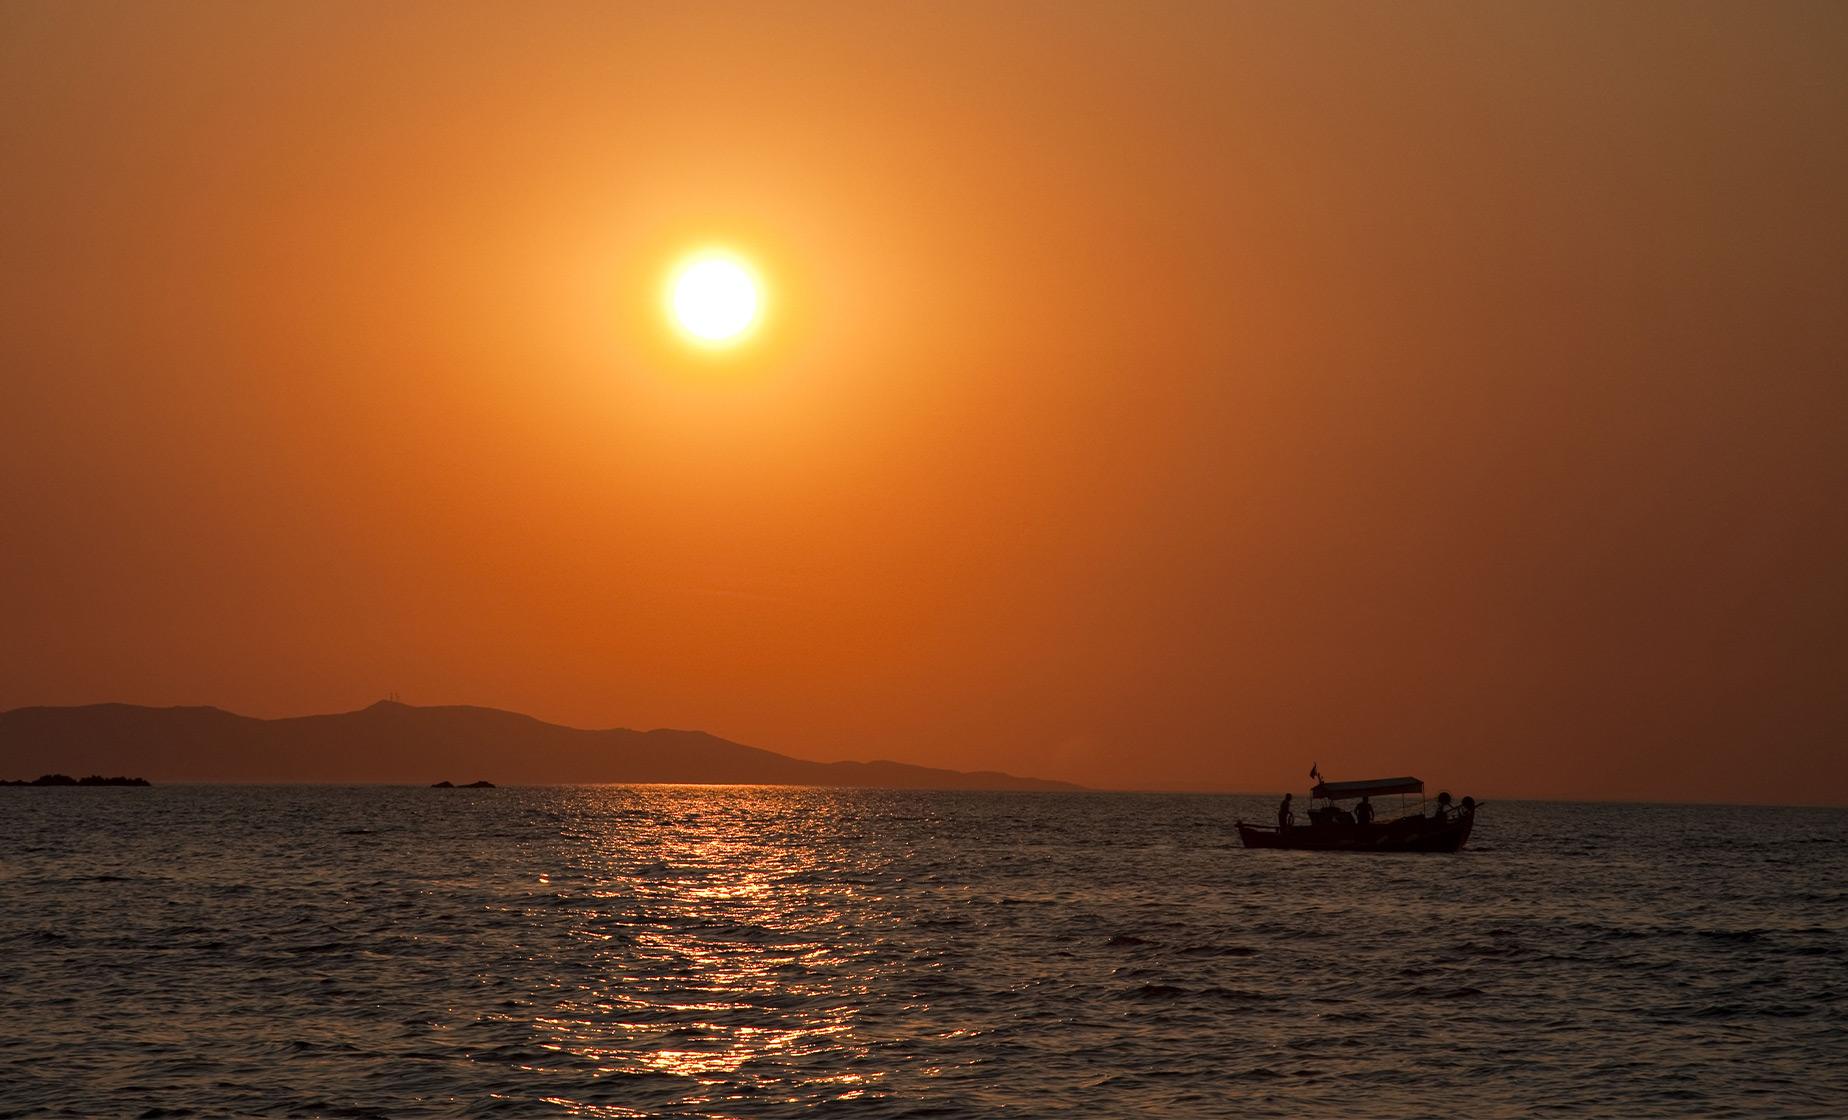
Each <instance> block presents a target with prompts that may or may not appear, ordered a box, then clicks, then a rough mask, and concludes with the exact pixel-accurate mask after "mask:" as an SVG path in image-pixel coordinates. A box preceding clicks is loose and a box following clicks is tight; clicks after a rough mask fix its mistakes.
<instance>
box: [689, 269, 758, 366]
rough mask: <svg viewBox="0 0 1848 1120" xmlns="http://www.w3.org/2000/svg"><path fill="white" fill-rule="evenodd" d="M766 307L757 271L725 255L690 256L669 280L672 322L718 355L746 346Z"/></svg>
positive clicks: (691, 338)
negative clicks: (745, 341)
mask: <svg viewBox="0 0 1848 1120" xmlns="http://www.w3.org/2000/svg"><path fill="white" fill-rule="evenodd" d="M763 303H764V300H763V285H762V284H761V283H760V282H759V281H758V278H757V272H756V270H755V269H753V268H752V267H751V265H750V263H749V262H748V261H746V260H745V259H744V258H742V257H740V256H738V255H737V254H735V253H731V252H728V251H726V250H723V249H702V250H700V251H699V252H696V253H692V254H690V255H688V256H687V257H685V258H683V259H682V260H681V261H680V263H679V264H677V265H676V266H675V267H674V269H673V271H672V273H671V274H670V275H669V277H668V281H667V315H668V319H669V320H670V321H671V322H672V323H673V324H674V326H675V327H676V328H677V329H679V331H680V333H681V334H682V335H684V336H685V337H686V338H687V340H688V341H690V342H692V343H694V344H695V345H697V346H703V347H709V348H713V349H718V348H722V347H727V346H735V345H737V344H738V343H740V342H742V341H744V340H745V339H746V338H748V337H750V335H751V332H752V331H753V330H754V329H755V328H756V326H757V324H758V322H759V321H760V320H761V319H762V317H763Z"/></svg>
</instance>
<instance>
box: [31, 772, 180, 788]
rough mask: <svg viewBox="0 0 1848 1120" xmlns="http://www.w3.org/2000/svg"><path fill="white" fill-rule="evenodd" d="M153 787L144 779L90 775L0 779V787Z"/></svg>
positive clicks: (45, 775)
mask: <svg viewBox="0 0 1848 1120" xmlns="http://www.w3.org/2000/svg"><path fill="white" fill-rule="evenodd" d="M146 785H153V783H152V782H150V781H148V780H147V779H146V778H124V777H121V776H117V777H114V778H105V777H103V776H102V775H101V774H92V775H90V776H89V777H87V778H73V777H71V776H70V775H69V774H40V775H39V776H38V777H36V778H34V779H32V780H31V781H29V782H28V781H26V780H25V779H23V778H21V779H20V780H18V781H12V782H9V781H7V780H5V779H4V778H0V786H146Z"/></svg>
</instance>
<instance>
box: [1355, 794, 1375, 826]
mask: <svg viewBox="0 0 1848 1120" xmlns="http://www.w3.org/2000/svg"><path fill="white" fill-rule="evenodd" d="M1354 820H1355V821H1356V822H1358V823H1360V824H1372V823H1373V802H1372V801H1371V800H1369V799H1368V798H1366V797H1365V796H1363V797H1361V799H1360V804H1358V805H1356V806H1354Z"/></svg>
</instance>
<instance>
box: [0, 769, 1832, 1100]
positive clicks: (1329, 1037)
mask: <svg viewBox="0 0 1848 1120" xmlns="http://www.w3.org/2000/svg"><path fill="white" fill-rule="evenodd" d="M1275 801H1276V797H1275V795H1269V796H1264V797H1237V796H1205V795H1156V794H1129V793H968V792H956V793H946V792H911V791H903V792H898V791H882V790H824V789H791V788H772V787H742V786H733V787H710V786H706V787H692V786H577V787H549V788H518V789H516V788H503V789H489V790H466V789H457V790H437V789H423V788H404V787H377V786H375V787H354V788H342V787H314V786H287V787H283V786H278V787H234V786H156V787H154V788H152V789H113V788H103V789H5V790H0V1116H6V1117H28V1116H30V1117H38V1116H53V1117H66V1116H68V1117H115V1116H122V1117H226V1116H260V1117H271V1116H275V1117H283V1116H301V1117H388V1118H393V1120H399V1118H407V1117H468V1116H508V1117H527V1116H533V1117H544V1116H566V1117H612V1118H613V1117H653V1116H660V1117H740V1118H743V1117H807V1116H829V1117H856V1118H857V1117H869V1118H880V1117H973V1118H980V1117H1065V1116H1084V1117H1196V1116H1197V1117H1219V1116H1225V1117H1322V1116H1327V1117H1337V1116H1338V1117H1430V1116H1464V1117H1514V1116H1523V1117H1525V1116H1610V1117H1645V1116H1664V1117H1819V1118H1820V1117H1831V1118H1836V1117H1842V1116H1848V810H1843V809H1801V808H1744V807H1712V806H1698V807H1697V806H1668V805H1616V804H1561V803H1538V802H1499V801H1490V802H1488V803H1487V804H1485V805H1484V807H1483V808H1482V810H1481V811H1480V814H1479V817H1478V820H1477V825H1476V831H1475V835H1474V837H1473V838H1472V839H1471V842H1470V845H1469V847H1468V849H1467V850H1465V851H1463V852H1461V853H1456V854H1425V855H1418V854H1404V855H1359V854H1317V853H1306V852H1273V851H1247V850H1245V849H1243V848H1242V847H1240V845H1239V841H1238V836H1237V833H1236V831H1235V830H1234V828H1233V822H1234V821H1235V820H1236V819H1238V818H1240V817H1244V818H1245V819H1247V820H1258V821H1265V820H1269V819H1272V815H1273V813H1274V806H1275Z"/></svg>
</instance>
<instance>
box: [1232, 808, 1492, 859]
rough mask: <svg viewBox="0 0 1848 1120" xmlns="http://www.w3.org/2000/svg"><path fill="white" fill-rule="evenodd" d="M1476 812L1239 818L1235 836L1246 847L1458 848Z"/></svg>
mask: <svg viewBox="0 0 1848 1120" xmlns="http://www.w3.org/2000/svg"><path fill="white" fill-rule="evenodd" d="M1475 823H1476V814H1475V813H1473V812H1470V813H1459V814H1457V815H1456V816H1453V817H1450V818H1448V819H1446V820H1441V821H1434V820H1432V819H1431V818H1429V817H1403V818H1400V819H1399V820H1396V821H1381V822H1379V823H1376V824H1311V825H1295V826H1292V827H1290V828H1288V829H1283V830H1280V829H1278V828H1276V827H1275V826H1271V825H1257V824H1246V823H1245V822H1244V821H1240V822H1238V836H1239V839H1240V840H1243V841H1244V843H1245V847H1247V848H1288V849H1291V850H1295V851H1306V852H1457V851H1461V850H1462V849H1463V845H1465V844H1467V843H1469V832H1470V829H1471V828H1472V827H1473V826H1474V825H1475Z"/></svg>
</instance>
